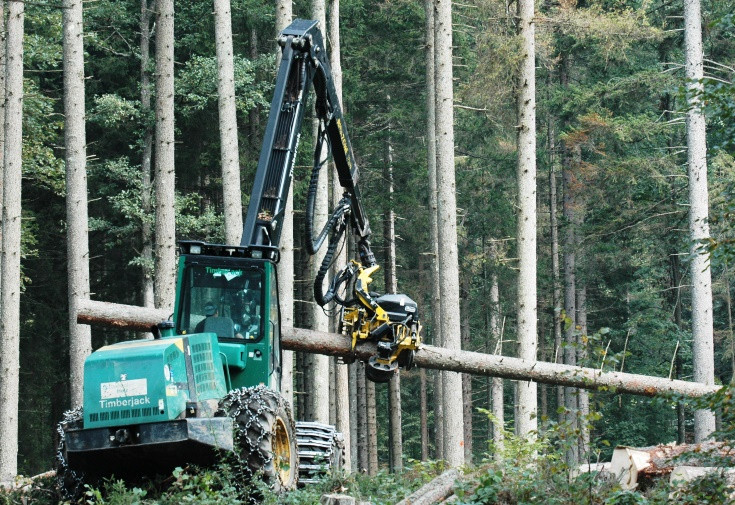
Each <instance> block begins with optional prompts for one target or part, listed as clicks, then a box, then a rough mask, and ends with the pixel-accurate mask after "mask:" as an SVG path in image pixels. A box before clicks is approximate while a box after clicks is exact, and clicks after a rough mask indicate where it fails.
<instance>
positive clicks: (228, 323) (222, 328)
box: [204, 316, 235, 338]
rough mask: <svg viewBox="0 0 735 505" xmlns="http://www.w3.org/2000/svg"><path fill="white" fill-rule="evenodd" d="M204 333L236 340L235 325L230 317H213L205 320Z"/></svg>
mask: <svg viewBox="0 0 735 505" xmlns="http://www.w3.org/2000/svg"><path fill="white" fill-rule="evenodd" d="M204 331H205V332H212V333H216V334H217V336H218V337H225V338H235V323H234V322H233V321H232V319H230V318H229V317H218V316H211V317H208V318H207V319H205V320H204Z"/></svg>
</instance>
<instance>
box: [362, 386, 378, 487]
mask: <svg viewBox="0 0 735 505" xmlns="http://www.w3.org/2000/svg"><path fill="white" fill-rule="evenodd" d="M365 408H366V410H367V427H366V429H367V455H368V458H367V459H368V467H367V468H368V475H377V473H378V416H377V412H376V405H375V383H374V382H372V381H369V380H366V381H365Z"/></svg>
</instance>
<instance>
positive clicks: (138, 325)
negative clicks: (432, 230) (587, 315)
mask: <svg viewBox="0 0 735 505" xmlns="http://www.w3.org/2000/svg"><path fill="white" fill-rule="evenodd" d="M78 314H79V315H78V321H79V322H80V323H85V324H100V325H104V326H113V327H116V328H123V329H129V330H135V331H145V330H149V329H150V328H151V327H152V326H154V325H155V324H156V323H157V322H159V321H162V320H163V319H166V318H168V316H169V315H170V313H169V312H168V311H165V310H157V309H147V308H142V307H135V306H131V305H120V304H114V303H107V302H98V301H92V300H85V301H84V302H83V303H81V304H80V307H79V312H78ZM281 338H282V340H281V344H282V347H283V348H284V349H289V350H292V351H302V352H309V353H318V354H326V355H329V356H343V357H348V358H349V357H354V358H355V359H360V360H367V359H368V358H369V357H370V356H373V355H375V353H376V347H375V344H373V343H366V344H361V345H360V346H359V347H358V348H357V349H355V351H352V350H351V349H350V340H349V339H348V338H347V337H345V336H344V335H340V334H337V333H325V332H319V331H314V330H306V329H303V328H282V331H281ZM415 363H416V366H419V367H422V368H432V369H435V370H450V371H453V372H463V373H471V374H475V375H486V376H490V377H503V378H505V379H515V380H532V381H536V382H543V383H546V384H558V385H564V386H569V387H578V388H584V389H592V390H603V391H615V392H618V393H629V394H634V395H642V396H657V395H666V394H672V393H676V394H679V395H683V396H688V397H699V396H703V395H705V394H708V393H713V392H715V391H717V390H718V389H719V386H709V385H706V384H701V383H697V382H687V381H681V380H670V379H665V378H662V377H652V376H649V375H638V374H631V373H621V372H600V371H599V370H597V369H594V368H583V367H578V366H569V365H559V364H555V363H547V362H544V361H528V360H523V359H519V358H510V357H507V356H498V355H491V354H482V353H479V352H470V351H461V350H450V349H444V348H440V347H435V346H432V345H423V346H422V347H421V349H420V350H419V351H418V352H417V353H416V359H415Z"/></svg>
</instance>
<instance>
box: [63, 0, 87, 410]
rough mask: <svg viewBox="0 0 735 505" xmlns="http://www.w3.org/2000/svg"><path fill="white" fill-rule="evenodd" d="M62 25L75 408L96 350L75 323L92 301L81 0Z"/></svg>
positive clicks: (67, 7)
mask: <svg viewBox="0 0 735 505" xmlns="http://www.w3.org/2000/svg"><path fill="white" fill-rule="evenodd" d="M63 25H64V37H63V46H64V146H65V153H66V224H67V232H66V250H67V263H68V270H69V347H70V349H69V358H70V376H71V402H72V405H74V406H76V405H81V404H82V397H83V388H82V386H83V383H84V380H83V378H84V360H85V358H86V357H87V356H88V355H89V354H90V353H91V352H92V331H91V328H90V327H89V326H87V325H78V324H77V305H78V301H79V300H80V299H82V300H87V299H89V237H88V233H87V222H88V218H87V140H86V134H85V110H84V28H83V21H82V1H81V0H67V1H65V2H64V9H63Z"/></svg>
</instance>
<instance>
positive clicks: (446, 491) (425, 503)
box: [396, 468, 459, 505]
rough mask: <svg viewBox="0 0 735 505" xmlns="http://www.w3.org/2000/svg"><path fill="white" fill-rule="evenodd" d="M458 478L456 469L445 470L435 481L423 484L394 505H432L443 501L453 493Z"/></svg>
mask: <svg viewBox="0 0 735 505" xmlns="http://www.w3.org/2000/svg"><path fill="white" fill-rule="evenodd" d="M458 478H459V472H457V470H456V469H454V468H453V469H451V470H447V471H446V472H444V473H443V474H441V475H440V476H439V477H437V478H436V479H434V480H432V481H430V482H428V483H426V484H424V485H423V486H422V487H420V488H419V489H418V490H417V491H415V492H413V493H412V494H411V495H409V496H407V497H406V498H404V499H403V500H401V501H399V502H398V503H397V504H396V505H432V504H433V503H436V502H438V501H441V500H444V499H445V498H446V497H447V496H449V495H451V494H452V492H453V491H454V482H455V481H456V480H457V479H458Z"/></svg>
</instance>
